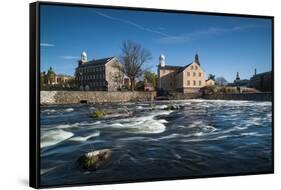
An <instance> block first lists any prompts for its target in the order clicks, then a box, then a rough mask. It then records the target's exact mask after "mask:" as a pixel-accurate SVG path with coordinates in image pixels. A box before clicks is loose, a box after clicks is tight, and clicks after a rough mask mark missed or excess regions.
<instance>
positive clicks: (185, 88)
mask: <svg viewBox="0 0 281 190" xmlns="http://www.w3.org/2000/svg"><path fill="white" fill-rule="evenodd" d="M211 83H212V82H210V81H209V82H208V83H207V84H211ZM204 86H206V81H205V72H204V70H203V69H202V68H201V65H200V61H199V56H198V54H196V55H195V59H194V61H192V62H191V63H190V64H188V65H186V66H170V65H166V63H165V56H164V55H163V54H161V55H160V57H159V65H158V90H160V91H175V90H176V91H180V92H184V93H193V92H198V91H199V89H200V88H202V87H204Z"/></svg>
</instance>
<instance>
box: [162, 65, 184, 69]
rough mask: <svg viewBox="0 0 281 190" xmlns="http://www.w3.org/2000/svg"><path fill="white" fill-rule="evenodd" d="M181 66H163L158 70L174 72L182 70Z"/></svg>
mask: <svg viewBox="0 0 281 190" xmlns="http://www.w3.org/2000/svg"><path fill="white" fill-rule="evenodd" d="M182 68H183V67H182V66H173V65H165V66H164V67H160V69H174V70H178V69H182Z"/></svg>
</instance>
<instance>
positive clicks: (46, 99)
mask: <svg viewBox="0 0 281 190" xmlns="http://www.w3.org/2000/svg"><path fill="white" fill-rule="evenodd" d="M155 96H156V92H138V91H134V92H105V91H41V92H40V98H41V99H40V100H41V101H40V102H41V104H43V105H48V104H76V103H80V102H81V101H87V102H89V103H102V102H128V101H151V100H154V98H155Z"/></svg>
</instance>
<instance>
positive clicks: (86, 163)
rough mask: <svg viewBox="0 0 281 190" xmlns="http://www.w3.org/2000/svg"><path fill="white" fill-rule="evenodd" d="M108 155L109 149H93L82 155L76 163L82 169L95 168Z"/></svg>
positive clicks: (102, 162) (101, 163) (104, 160)
mask: <svg viewBox="0 0 281 190" xmlns="http://www.w3.org/2000/svg"><path fill="white" fill-rule="evenodd" d="M110 156H111V150H109V149H101V150H95V151H92V152H88V153H86V154H84V155H82V156H81V157H80V158H79V159H78V161H77V163H78V166H79V168H81V169H83V170H96V169H98V168H100V167H101V166H102V165H104V164H105V163H106V161H108V159H109V158H110Z"/></svg>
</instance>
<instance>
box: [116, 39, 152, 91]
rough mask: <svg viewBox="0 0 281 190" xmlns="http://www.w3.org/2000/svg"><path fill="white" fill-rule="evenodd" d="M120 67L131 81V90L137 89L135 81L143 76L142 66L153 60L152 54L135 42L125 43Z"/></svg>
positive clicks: (122, 48)
mask: <svg viewBox="0 0 281 190" xmlns="http://www.w3.org/2000/svg"><path fill="white" fill-rule="evenodd" d="M121 51H122V54H121V56H120V63H121V64H120V65H117V67H118V68H119V69H120V70H121V71H122V72H123V73H124V74H125V75H126V76H127V77H128V78H129V79H130V82H131V90H134V88H135V80H136V79H137V78H139V77H140V76H142V74H143V72H144V70H143V69H142V66H143V64H144V63H145V62H147V61H149V60H151V58H152V57H151V53H150V52H149V51H148V50H147V49H145V48H143V47H141V45H140V44H138V43H135V42H133V41H125V42H123V44H122V47H121Z"/></svg>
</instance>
